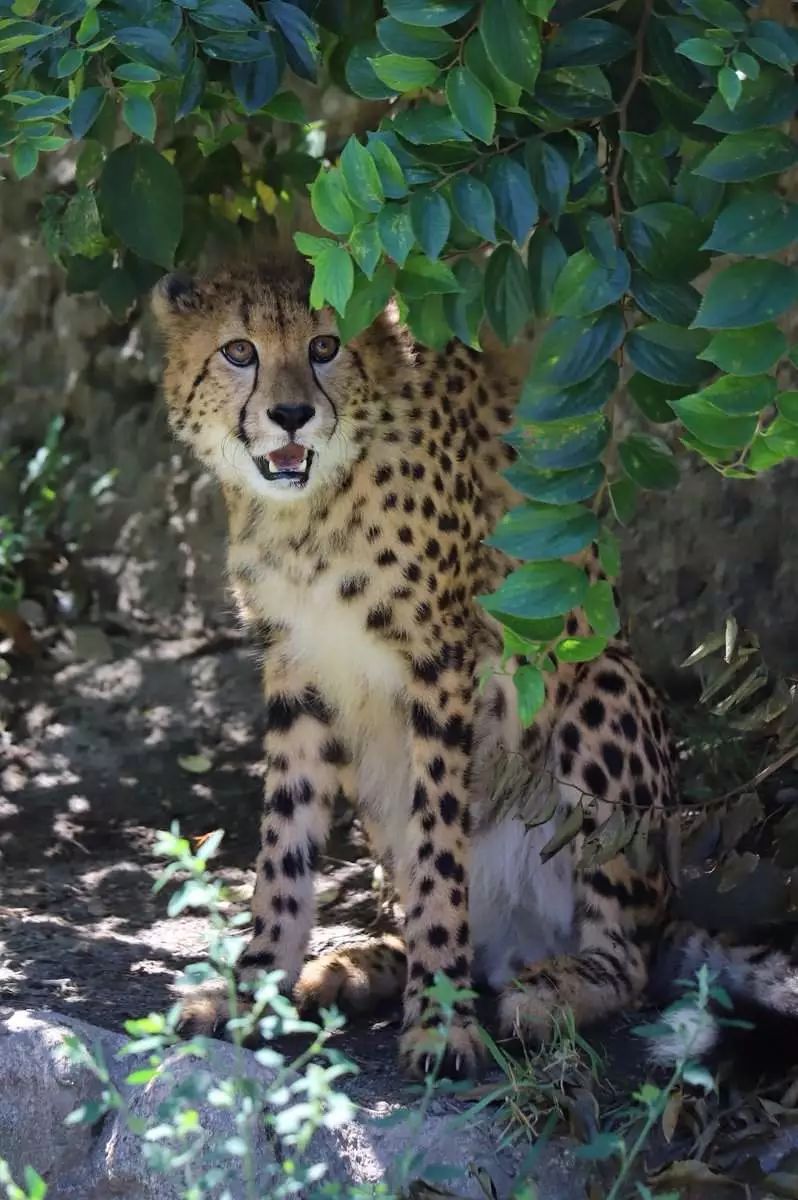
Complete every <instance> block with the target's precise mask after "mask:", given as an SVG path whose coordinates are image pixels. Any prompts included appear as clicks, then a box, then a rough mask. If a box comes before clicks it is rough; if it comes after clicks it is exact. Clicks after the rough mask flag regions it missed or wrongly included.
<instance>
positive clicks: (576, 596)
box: [478, 562, 587, 619]
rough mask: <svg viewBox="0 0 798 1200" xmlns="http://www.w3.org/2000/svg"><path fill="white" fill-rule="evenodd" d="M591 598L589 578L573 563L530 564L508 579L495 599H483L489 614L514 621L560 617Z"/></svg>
mask: <svg viewBox="0 0 798 1200" xmlns="http://www.w3.org/2000/svg"><path fill="white" fill-rule="evenodd" d="M586 594H587V577H586V576H585V573H584V571H582V570H580V568H579V567H577V566H574V564H573V563H564V562H546V563H526V564H525V565H524V566H523V567H519V569H518V570H517V571H513V572H512V574H510V575H508V576H507V578H506V579H505V580H504V582H503V583H502V585H501V587H500V588H499V590H498V591H497V592H495V593H494V594H493V595H492V596H479V597H478V599H479V602H480V604H481V605H482V607H483V608H485V609H486V610H487V611H488V612H489V613H493V614H495V615H496V616H497V617H499V619H501V617H500V614H501V613H507V614H508V615H509V616H511V617H528V618H533V619H536V618H539V617H557V616H559V615H560V614H561V613H566V612H570V610H571V609H572V608H577V607H578V606H579V605H580V604H581V603H582V600H583V599H584V597H585V595H586Z"/></svg>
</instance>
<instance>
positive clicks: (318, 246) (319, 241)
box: [294, 233, 335, 258]
mask: <svg viewBox="0 0 798 1200" xmlns="http://www.w3.org/2000/svg"><path fill="white" fill-rule="evenodd" d="M294 245H295V246H296V248H297V250H298V251H299V253H300V254H304V255H305V257H306V258H315V257H316V255H317V254H321V252H322V250H329V248H330V246H334V245H335V242H334V241H333V240H332V239H331V238H325V237H316V235H315V234H313V233H295V234H294Z"/></svg>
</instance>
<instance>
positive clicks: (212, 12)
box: [191, 0, 260, 33]
mask: <svg viewBox="0 0 798 1200" xmlns="http://www.w3.org/2000/svg"><path fill="white" fill-rule="evenodd" d="M191 19H192V20H193V21H196V22H197V23H198V24H199V25H205V26H206V27H207V28H208V29H216V30H218V31H219V32H220V33H238V32H242V31H246V30H248V29H258V28H259V25H260V23H259V21H258V18H257V16H256V15H255V13H254V12H253V11H252V9H251V8H250V7H249V5H248V4H245V3H244V0H201V2H200V3H199V4H197V6H196V8H195V9H194V10H193V11H192V14H191Z"/></svg>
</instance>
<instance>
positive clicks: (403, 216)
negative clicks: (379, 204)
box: [377, 201, 416, 267]
mask: <svg viewBox="0 0 798 1200" xmlns="http://www.w3.org/2000/svg"><path fill="white" fill-rule="evenodd" d="M377 229H378V230H379V234H380V241H381V242H382V244H383V246H384V247H385V252H386V254H387V255H388V256H389V257H390V258H392V259H393V260H394V262H395V263H396V264H397V266H400V267H403V266H404V265H405V263H406V262H407V256H408V254H409V253H410V251H411V250H412V249H413V245H414V243H415V240H416V239H415V236H414V234H413V226H412V225H411V223H410V213H409V211H408V209H407V207H406V206H405V205H402V204H395V203H393V202H390V201H389V203H388V204H386V205H385V207H384V208H383V209H382V210H381V211H380V213H379V214H378V216H377Z"/></svg>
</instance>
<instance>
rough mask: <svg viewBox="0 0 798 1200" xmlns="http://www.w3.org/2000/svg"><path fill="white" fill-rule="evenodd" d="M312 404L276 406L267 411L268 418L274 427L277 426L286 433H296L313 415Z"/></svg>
mask: <svg viewBox="0 0 798 1200" xmlns="http://www.w3.org/2000/svg"><path fill="white" fill-rule="evenodd" d="M315 412H316V410H315V408H314V407H313V405H312V404H276V405H275V406H274V408H270V409H269V416H270V417H271V419H272V420H273V421H274V423H275V425H279V426H280V428H281V429H284V430H285V431H286V433H296V431H297V429H300V428H301V427H302V426H303V425H307V423H308V421H309V420H310V419H311V417H312V416H313V415H314V414H315Z"/></svg>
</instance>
